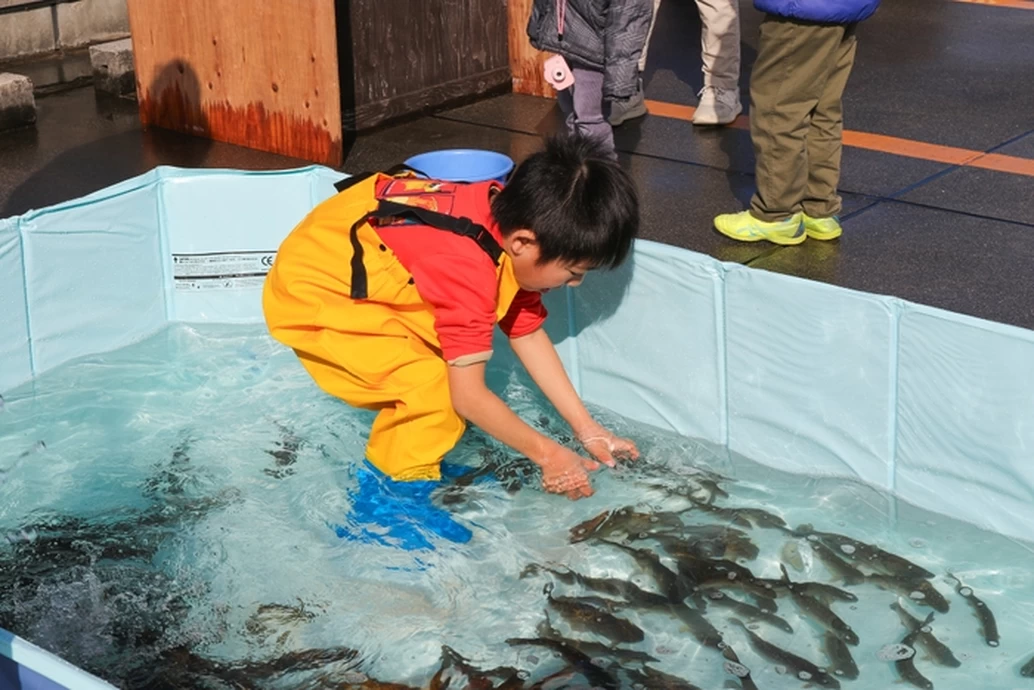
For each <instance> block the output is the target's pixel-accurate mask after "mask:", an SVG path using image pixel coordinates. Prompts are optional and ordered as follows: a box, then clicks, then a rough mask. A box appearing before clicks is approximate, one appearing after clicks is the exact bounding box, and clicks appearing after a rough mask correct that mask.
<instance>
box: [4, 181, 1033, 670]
mask: <svg viewBox="0 0 1034 690" xmlns="http://www.w3.org/2000/svg"><path fill="white" fill-rule="evenodd" d="M340 178H341V175H340V174H339V173H336V172H334V171H332V170H329V169H327V168H322V167H308V168H304V169H298V170H289V171H280V172H263V173H250V172H239V171H224V170H203V171H191V170H180V169H173V168H158V169H156V170H154V171H152V172H150V173H148V174H146V175H143V176H140V177H137V178H133V179H130V180H127V181H125V182H123V183H121V184H119V185H116V186H114V187H111V188H108V189H105V190H103V191H100V192H98V193H96V194H92V195H90V196H88V197H85V198H83V199H78V200H76V201H72V202H68V203H65V204H60V205H58V206H54V207H51V208H47V209H43V210H40V211H34V212H31V213H28V214H26V215H24V216H21V217H18V218H10V219H6V220H3V221H0V323H3V325H4V329H3V331H2V332H0V393H2V395H3V403H2V408H0V533H2V534H3V535H4V536H5V538H4V539H0V626H2V627H3V628H6V629H7V630H10V631H11V633H13V634H11V633H6V632H4V633H2V634H0V687H2V688H5V689H6V688H26V689H28V688H46V689H48V690H49V689H52V688H88V689H93V688H107V687H112V686H115V687H123V688H171V687H175V688H188V687H203V688H213V687H256V688H314V689H315V688H377V687H385V688H387V687H391V688H405V687H431V688H445V687H450V688H456V687H468V686H475V687H485V688H489V687H492V688H522V687H528V688H531V687H538V688H553V689H556V688H565V687H566V688H589V687H603V688H662V687H681V688H693V687H698V688H704V689H706V690H711V689H714V688H719V687H730V688H736V687H739V688H743V689H744V690H749V689H750V688H753V687H760V688H777V689H778V688H798V687H802V686H809V685H811V686H817V687H845V688H847V687H851V686H855V687H858V688H888V687H896V685H895V683H896V682H899V681H900V682H903V683H905V684H908V685H910V686H914V687H936V688H938V689H948V690H963V689H965V690H970V689H972V688H1025V687H1034V678H1031V676H1032V675H1034V662H1032V661H1031V657H1032V655H1034V641H1032V639H1031V635H1030V620H1031V619H1032V617H1034V567H1032V566H1034V546H1032V543H1031V542H1030V541H1029V540H1030V535H1031V534H1032V533H1034V506H1032V496H1034V492H1032V486H1034V465H1032V462H1031V449H1032V448H1034V393H1032V390H1034V386H1032V382H1034V333H1031V332H1029V331H1025V330H1022V329H1017V328H1010V327H1006V326H1002V325H999V324H994V323H989V322H985V321H980V320H977V319H973V318H967V317H963V316H960V315H957V314H953V313H948V312H945V311H940V310H936V309H931V308H927V307H923V306H918V305H915V304H910V303H907V302H903V301H901V300H897V299H894V298H888V297H882V296H878V295H871V294H864V293H859V292H853V291H849V290H844V289H840V288H836V287H831V286H828V285H824V284H819V283H814V282H810V281H806V280H801V279H797V278H792V277H787V276H782V275H777V274H773V273H768V272H764V271H758V270H753V269H748V268H745V267H742V266H738V265H734V264H724V263H721V262H718V261H715V260H714V259H711V258H709V257H707V256H703V255H700V254H696V253H693V252H689V251H685V250H681V249H677V248H673V247H669V246H664V245H660V244H656V243H652V242H647V241H641V242H638V243H637V246H636V248H635V251H634V254H633V256H632V257H631V259H630V260H629V262H628V264H626V265H625V266H624V267H622V268H621V269H619V270H617V271H616V272H613V273H610V274H606V273H604V274H600V275H594V276H591V277H590V279H589V280H588V281H586V284H585V285H584V286H582V287H580V288H577V289H575V290H567V291H561V292H558V293H551V294H550V295H549V296H548V303H547V306H548V307H549V309H550V312H551V317H550V319H549V321H548V330H549V332H550V335H551V336H552V337H553V339H554V341H555V342H556V343H557V346H558V349H559V351H560V353H561V356H562V357H563V359H564V362H565V365H566V366H567V368H568V370H569V371H570V373H571V375H572V378H573V380H574V382H575V384H576V386H577V387H578V389H579V390H580V391H581V393H582V394H583V396H584V397H585V398H586V399H587V400H588V401H589V402H590V404H591V405H592V406H593V410H594V412H596V413H597V414H598V415H599V416H600V417H601V418H602V419H603V420H604V421H606V422H608V423H610V424H611V425H613V426H614V427H615V428H616V429H617V430H618V431H619V432H620V433H623V434H626V435H628V436H630V437H632V438H634V439H635V440H636V441H637V443H638V444H639V446H640V449H641V451H642V457H641V459H640V460H639V461H637V462H635V463H625V464H623V465H621V466H620V467H618V468H617V469H615V470H606V469H602V470H600V471H599V472H597V473H596V474H595V475H594V487H595V489H596V493H595V495H594V496H592V497H591V498H588V499H584V500H581V501H577V502H571V501H568V500H567V499H565V498H562V497H557V496H553V495H548V494H545V493H544V492H542V491H541V489H540V488H539V485H538V480H537V477H536V473H535V471H534V468H533V467H532V466H530V464H529V463H528V462H527V461H526V460H523V459H522V458H519V457H514V456H513V455H512V454H511V453H510V452H509V451H508V450H507V449H505V448H503V447H501V446H499V445H498V444H497V443H495V442H494V441H492V440H491V439H489V438H487V437H485V436H484V435H483V434H480V433H479V432H477V431H476V430H471V431H470V432H468V434H467V435H466V436H465V438H464V440H463V442H462V443H461V445H460V447H458V448H457V449H456V451H455V452H454V453H453V454H452V456H451V458H450V459H451V460H452V461H453V462H455V463H457V464H459V465H466V466H468V469H470V470H472V471H471V472H469V473H467V474H465V475H462V476H460V477H459V478H458V479H454V480H452V481H450V482H448V483H446V484H445V485H443V487H442V488H441V489H440V490H438V491H437V492H436V494H435V497H434V500H435V502H436V503H437V504H438V505H440V506H442V507H443V508H444V509H446V510H449V511H450V512H451V513H452V515H453V518H454V519H455V520H456V521H457V522H459V523H461V524H463V525H465V526H466V527H468V528H469V529H470V530H471V531H472V532H473V534H474V537H473V539H472V540H471V541H470V542H469V543H465V544H455V543H452V542H448V541H443V540H441V539H438V538H436V537H435V536H434V535H433V534H425V535H424V536H425V537H426V539H427V542H428V546H429V547H430V548H424V549H418V550H404V549H398V548H392V547H391V546H390V545H389V546H385V545H382V544H379V543H376V540H368V541H366V542H364V541H362V540H355V539H343V538H341V537H342V536H343V535H346V534H353V535H354V534H356V533H361V531H362V529H363V528H364V525H360V524H353V523H351V522H350V521H349V519H348V518H347V517H346V516H347V515H348V514H349V507H350V505H351V503H352V501H353V500H354V497H355V494H356V490H357V477H356V469H357V466H358V464H359V461H360V460H361V458H362V451H363V447H364V445H365V435H366V433H367V429H368V424H369V421H370V414H369V413H366V412H360V411H356V410H352V409H351V408H349V407H347V406H346V405H344V404H342V403H340V402H338V401H336V400H334V399H332V398H330V397H328V396H326V395H324V394H323V393H321V392H320V391H319V390H318V389H317V388H316V387H315V385H314V384H313V383H312V382H311V380H310V379H309V378H308V376H307V375H306V374H305V372H304V371H303V370H302V369H301V367H300V365H299V364H298V362H297V359H296V358H295V356H294V354H293V353H291V352H290V351H288V350H286V349H285V348H283V347H281V346H279V345H278V344H277V343H275V342H274V341H272V340H271V339H270V338H269V337H268V335H267V333H266V331H265V328H264V326H263V323H262V315H261V309H260V300H259V297H260V291H261V285H262V280H263V277H264V275H265V272H266V271H267V270H268V267H269V266H270V265H271V263H272V260H273V258H274V257H275V251H276V248H277V246H278V245H279V243H280V241H281V240H282V239H283V237H284V236H285V235H286V234H287V232H289V231H290V229H291V228H292V227H293V226H294V225H295V224H296V223H297V222H298V220H299V219H300V218H302V217H303V216H304V214H305V213H306V212H307V211H308V210H309V209H310V208H312V207H313V206H314V205H315V204H316V203H318V202H319V201H321V200H323V199H325V198H327V197H328V196H330V195H331V194H333V193H334V190H333V183H334V182H335V181H337V180H338V179H340ZM496 352H497V355H496V357H495V359H494V360H493V361H492V362H491V364H490V367H489V383H490V385H491V386H492V388H493V389H494V390H496V391H497V392H499V394H500V395H502V396H503V397H504V398H506V399H507V400H508V401H509V402H510V404H511V405H513V406H514V408H515V409H517V410H518V412H519V413H520V414H521V415H522V416H523V417H524V418H525V419H527V420H528V421H529V422H531V423H533V424H535V425H537V426H539V427H540V428H542V429H544V430H547V431H549V432H551V433H553V434H554V435H555V436H557V437H558V438H560V439H561V440H562V441H563V442H571V439H570V438H569V437H566V436H564V433H565V429H564V426H563V424H562V423H561V422H560V421H559V420H558V418H557V417H556V415H555V413H554V412H553V411H552V410H551V409H550V408H549V406H548V405H547V404H546V403H545V402H544V400H543V399H542V398H541V396H540V395H539V394H538V392H537V391H536V389H535V388H534V386H532V385H531V384H530V382H529V380H528V378H527V377H526V376H525V375H524V374H523V373H522V372H521V370H519V369H518V368H517V367H516V366H515V365H514V362H513V359H512V358H511V357H508V356H507V346H506V345H505V343H503V342H500V343H499V347H498V348H497V350H496ZM367 527H368V526H367ZM413 528H414V529H417V530H419V525H414V526H413ZM15 635H17V636H18V637H16V636H15Z"/></svg>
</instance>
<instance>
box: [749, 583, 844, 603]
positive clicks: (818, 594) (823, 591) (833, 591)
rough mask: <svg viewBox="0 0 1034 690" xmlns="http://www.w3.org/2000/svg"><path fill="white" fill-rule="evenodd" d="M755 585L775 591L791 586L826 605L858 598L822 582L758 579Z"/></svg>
mask: <svg viewBox="0 0 1034 690" xmlns="http://www.w3.org/2000/svg"><path fill="white" fill-rule="evenodd" d="M755 583H757V584H760V585H763V586H765V587H768V588H771V589H776V590H783V589H789V587H790V585H793V588H794V589H795V590H796V591H798V592H800V593H801V594H807V595H808V596H809V597H814V598H816V599H818V600H819V601H821V602H823V603H825V604H827V605H828V604H829V603H830V602H833V601H858V597H857V596H855V595H854V594H852V593H851V592H848V591H847V590H844V589H840V588H839V587H834V586H833V585H827V584H826V583H824V582H790V583H788V582H786V581H785V580H770V579H767V578H758V579H757V580H755Z"/></svg>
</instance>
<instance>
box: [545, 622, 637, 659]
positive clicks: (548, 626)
mask: <svg viewBox="0 0 1034 690" xmlns="http://www.w3.org/2000/svg"><path fill="white" fill-rule="evenodd" d="M543 613H545V615H546V617H545V619H544V620H543V621H542V622H541V623H539V625H538V628H537V632H538V634H539V636H540V637H543V638H545V639H549V640H559V641H560V642H563V643H564V644H567V645H570V646H571V647H574V648H575V649H577V650H578V651H579V652H581V653H582V654H584V655H586V656H587V657H589V658H590V659H614V660H615V661H617V662H619V663H622V664H630V663H637V664H644V663H647V662H649V661H654V662H656V661H657V659H656V658H655V657H653V656H650V655H649V654H647V653H646V652H640V651H637V650H634V649H624V648H622V647H616V646H613V645H606V644H602V643H600V642H591V641H589V640H575V639H571V638H566V637H564V636H563V635H561V634H560V632H559V631H558V630H557V629H556V628H554V627H553V625H552V623H551V622H550V620H549V613H546V612H543Z"/></svg>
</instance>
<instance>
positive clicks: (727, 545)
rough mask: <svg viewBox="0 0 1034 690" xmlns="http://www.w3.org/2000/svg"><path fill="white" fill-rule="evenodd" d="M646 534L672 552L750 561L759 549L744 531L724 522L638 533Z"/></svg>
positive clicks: (675, 554)
mask: <svg viewBox="0 0 1034 690" xmlns="http://www.w3.org/2000/svg"><path fill="white" fill-rule="evenodd" d="M639 536H640V535H637V538H639ZM647 537H649V538H650V539H653V540H654V541H656V542H657V543H658V544H660V545H661V548H663V549H664V550H665V551H667V552H668V553H669V554H671V555H672V556H677V555H679V554H682V553H690V554H693V555H695V556H697V557H700V558H729V559H736V558H745V559H747V560H750V561H752V560H754V559H756V558H757V557H758V553H759V549H758V547H757V545H756V544H754V542H752V541H751V540H750V537H749V536H748V535H747V533H746V532H743V531H741V530H738V529H736V528H734V527H729V526H728V525H686V526H684V527H683V528H682V529H681V530H679V532H678V534H675V533H670V534H659V533H653V534H648V535H642V538H647Z"/></svg>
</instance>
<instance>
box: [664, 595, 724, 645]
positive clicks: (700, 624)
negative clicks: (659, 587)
mask: <svg viewBox="0 0 1034 690" xmlns="http://www.w3.org/2000/svg"><path fill="white" fill-rule="evenodd" d="M667 610H668V611H669V612H670V613H672V614H674V615H675V617H676V618H678V619H679V620H680V621H682V622H683V623H685V624H686V628H688V629H689V634H690V635H692V636H693V639H695V640H696V641H697V642H699V643H700V644H702V645H704V646H705V647H711V648H713V649H718V650H720V649H721V648H722V647H724V646H725V641H724V640H723V638H722V633H720V632H718V629H717V628H715V627H714V626H713V625H711V623H710V621H708V620H707V619H706V618H704V614H702V613H700V611H697V610H696V609H693V608H690V607H689V606H686V605H685V604H673V605H671V606H670V607H668V609H667Z"/></svg>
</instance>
